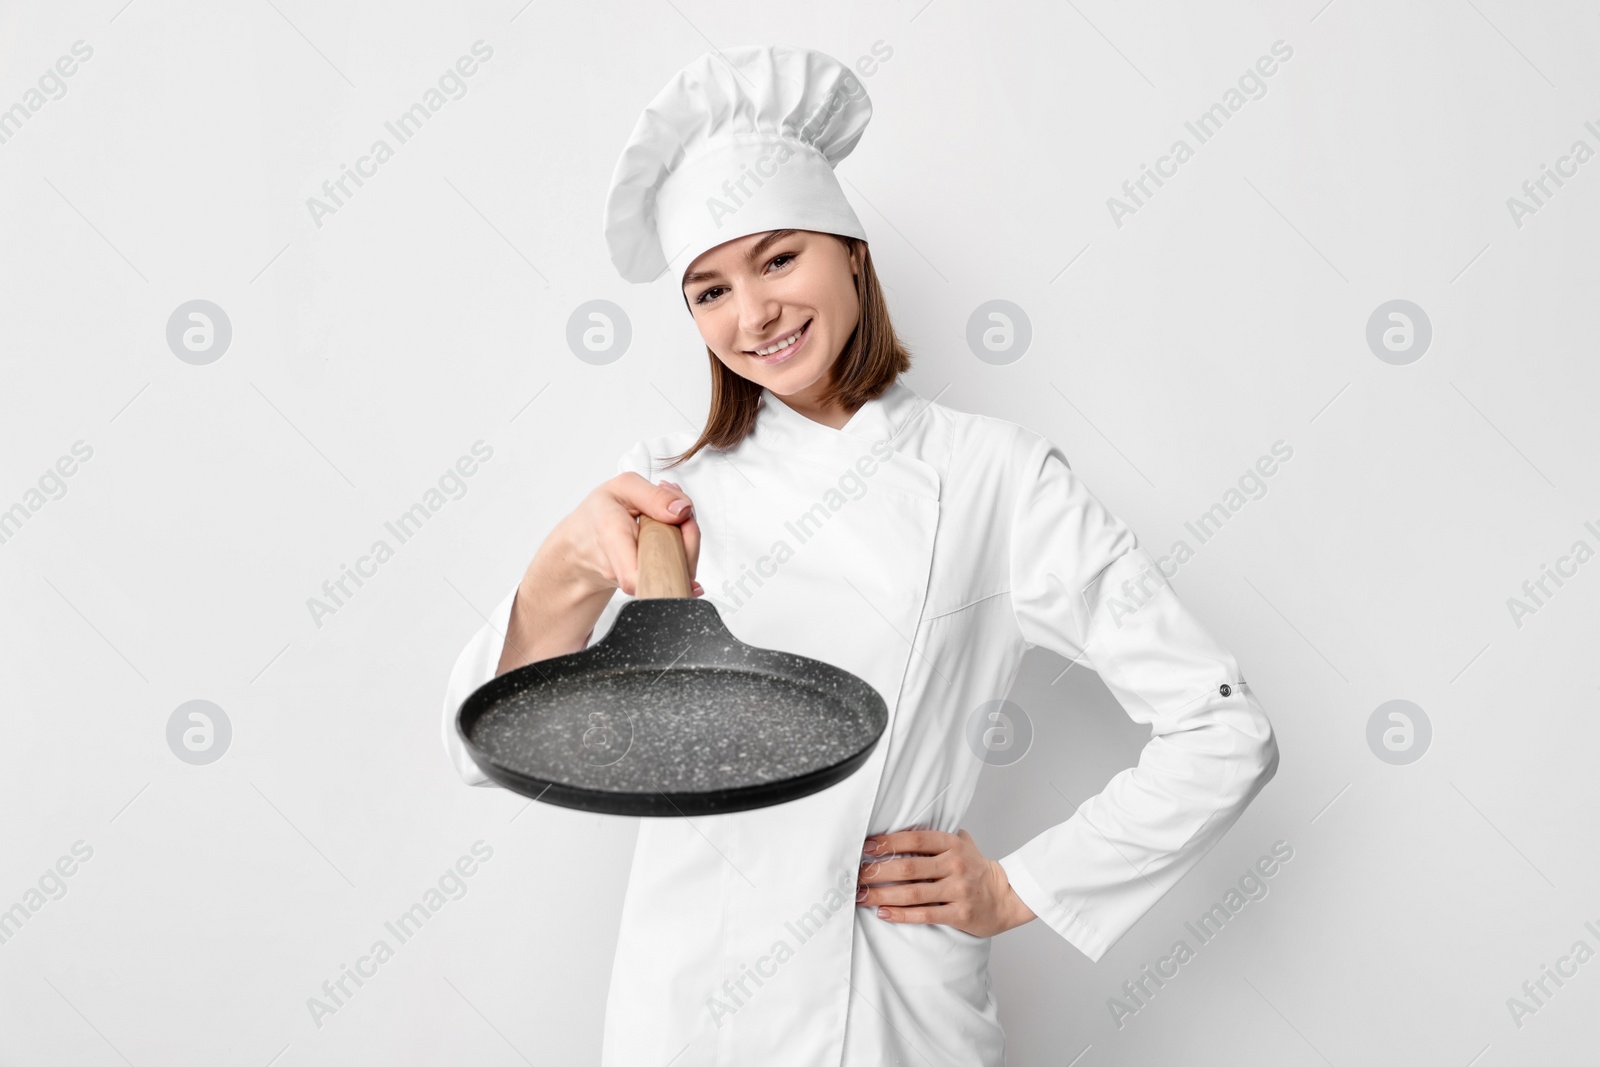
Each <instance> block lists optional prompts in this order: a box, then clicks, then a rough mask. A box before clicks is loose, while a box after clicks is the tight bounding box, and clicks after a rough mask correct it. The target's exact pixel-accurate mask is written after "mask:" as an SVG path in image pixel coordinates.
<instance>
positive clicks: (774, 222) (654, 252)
mask: <svg viewBox="0 0 1600 1067" xmlns="http://www.w3.org/2000/svg"><path fill="white" fill-rule="evenodd" d="M871 118H872V101H871V100H869V99H868V98H867V91H866V88H865V87H864V86H863V85H862V84H861V80H860V79H859V78H857V77H856V76H855V74H854V73H852V72H851V70H850V69H849V68H848V67H846V66H845V65H844V64H842V63H840V62H839V61H838V60H836V59H834V58H833V57H832V56H829V55H825V54H824V53H822V52H817V51H813V50H811V49H808V48H791V47H788V46H785V45H759V46H757V45H746V46H743V47H738V48H728V49H724V50H723V51H722V52H720V53H718V52H707V53H706V54H705V55H703V56H701V57H700V58H699V59H696V60H695V61H694V62H692V63H690V64H689V65H688V66H686V67H684V68H683V69H682V70H680V71H678V73H677V74H675V75H673V76H672V79H671V80H670V81H668V82H667V84H666V86H665V87H664V88H662V90H661V91H660V92H659V93H657V94H656V96H655V99H654V100H652V101H650V103H649V105H648V106H647V107H646V108H645V109H644V113H643V114H641V115H640V116H639V121H638V122H637V123H636V124H635V125H634V128H633V133H632V135H631V136H630V137H629V138H628V143H627V146H626V147H624V148H623V150H622V156H621V158H620V159H618V160H617V167H616V170H615V171H614V172H613V173H612V175H611V189H610V191H609V192H608V193H607V195H606V210H605V233H606V244H607V245H608V246H610V249H611V261H612V262H613V263H615V264H616V265H617V270H618V271H620V272H621V273H622V276H623V277H624V278H626V279H627V280H628V281H630V282H647V281H650V280H651V279H653V278H655V277H657V276H659V275H660V274H661V272H662V271H663V270H665V269H666V267H667V264H668V262H669V257H671V259H673V260H676V259H677V258H678V257H679V256H680V255H684V258H683V262H684V264H685V265H687V264H689V263H692V262H693V261H694V259H695V257H696V256H698V255H700V253H702V252H704V251H705V250H706V249H708V248H714V247H716V246H717V245H720V244H723V243H724V242H726V241H732V240H734V239H735V238H738V237H745V236H748V235H749V234H752V233H762V232H764V231H766V230H779V229H797V230H817V231H819V232H822V233H836V234H840V235H842V236H845V237H860V238H863V239H865V238H866V236H867V234H866V231H865V230H864V229H862V227H861V223H860V221H859V220H858V219H857V218H856V215H855V212H854V211H852V210H851V209H850V204H849V202H848V201H847V200H845V197H844V190H843V189H841V188H840V187H839V179H838V178H836V177H835V176H834V173H833V168H834V165H835V164H837V163H838V162H839V161H840V160H841V159H843V158H844V157H845V156H847V155H849V154H850V151H851V149H853V148H855V146H856V142H857V141H859V140H860V139H861V134H862V132H863V131H865V130H866V128H867V122H868V121H869V120H870V119H871Z"/></svg>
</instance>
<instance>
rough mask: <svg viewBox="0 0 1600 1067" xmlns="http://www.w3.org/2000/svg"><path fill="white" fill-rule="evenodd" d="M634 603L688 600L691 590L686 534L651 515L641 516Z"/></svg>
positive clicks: (675, 526) (673, 525)
mask: <svg viewBox="0 0 1600 1067" xmlns="http://www.w3.org/2000/svg"><path fill="white" fill-rule="evenodd" d="M636 588H637V589H638V592H637V593H635V594H634V599H635V600H651V599H661V598H663V597H686V596H689V595H690V592H691V590H690V588H689V554H688V552H687V551H686V550H685V549H684V547H683V530H682V529H680V528H679V527H678V526H677V525H675V524H674V523H670V522H660V521H658V520H656V519H652V518H651V517H650V516H648V515H640V516H639V582H638V585H637V587H636Z"/></svg>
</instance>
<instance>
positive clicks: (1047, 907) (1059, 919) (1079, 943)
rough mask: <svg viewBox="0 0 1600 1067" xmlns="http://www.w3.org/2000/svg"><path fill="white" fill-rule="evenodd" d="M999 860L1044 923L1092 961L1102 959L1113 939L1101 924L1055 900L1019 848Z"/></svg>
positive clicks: (1018, 893) (1010, 879) (1027, 902)
mask: <svg viewBox="0 0 1600 1067" xmlns="http://www.w3.org/2000/svg"><path fill="white" fill-rule="evenodd" d="M999 863H1000V866H1001V868H1002V869H1003V870H1004V871H1005V872H1006V880H1007V881H1009V882H1010V883H1011V888H1012V890H1013V891H1015V892H1016V894H1017V896H1019V897H1021V898H1022V902H1023V903H1024V904H1026V905H1027V906H1028V907H1029V908H1031V909H1032V910H1033V913H1034V914H1035V915H1037V916H1038V917H1039V920H1040V921H1041V922H1043V923H1044V924H1045V925H1046V926H1048V927H1050V929H1052V930H1054V931H1055V932H1056V933H1058V934H1060V935H1061V936H1062V937H1064V938H1066V940H1067V943H1068V944H1070V945H1071V946H1072V947H1073V948H1075V949H1077V950H1078V951H1079V952H1081V953H1083V954H1084V955H1085V956H1087V957H1089V959H1090V960H1091V961H1093V962H1099V960H1100V957H1101V956H1104V955H1105V954H1106V950H1107V949H1109V948H1110V947H1111V942H1110V941H1109V940H1107V939H1106V936H1105V934H1104V933H1103V932H1102V931H1101V930H1100V929H1099V928H1098V927H1096V926H1095V925H1094V924H1093V923H1091V922H1089V921H1088V920H1087V919H1085V918H1083V917H1082V916H1081V915H1079V914H1077V913H1076V912H1074V911H1072V910H1071V909H1069V908H1068V907H1066V906H1065V905H1064V904H1061V903H1058V902H1057V901H1056V900H1054V899H1053V898H1052V897H1051V896H1050V894H1049V893H1048V892H1046V891H1045V888H1044V886H1042V885H1040V884H1039V881H1038V879H1036V878H1034V876H1033V873H1032V872H1031V871H1029V870H1028V866H1027V864H1026V863H1024V862H1023V860H1022V855H1021V853H1020V851H1019V852H1013V853H1012V854H1011V855H1009V856H1005V857H1002V858H1001V859H1000V860H999Z"/></svg>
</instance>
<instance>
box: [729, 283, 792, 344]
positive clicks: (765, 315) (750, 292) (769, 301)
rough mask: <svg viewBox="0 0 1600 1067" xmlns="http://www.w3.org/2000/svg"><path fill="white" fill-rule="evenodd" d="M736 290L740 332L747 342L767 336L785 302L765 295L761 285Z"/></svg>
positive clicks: (781, 312) (781, 311) (753, 341)
mask: <svg viewBox="0 0 1600 1067" xmlns="http://www.w3.org/2000/svg"><path fill="white" fill-rule="evenodd" d="M741 290H742V291H736V292H735V299H737V300H738V302H739V332H740V334H741V335H742V336H743V337H744V339H745V340H746V341H747V342H750V343H752V344H753V343H755V342H756V341H759V340H760V339H761V338H763V337H765V336H766V335H767V334H768V333H769V332H770V331H771V329H772V324H773V323H775V322H777V321H778V319H779V317H780V316H781V315H782V314H783V304H782V303H781V302H780V301H778V300H775V299H773V298H772V297H770V296H767V295H764V294H763V293H762V292H761V291H760V287H759V286H748V285H747V286H743V287H741Z"/></svg>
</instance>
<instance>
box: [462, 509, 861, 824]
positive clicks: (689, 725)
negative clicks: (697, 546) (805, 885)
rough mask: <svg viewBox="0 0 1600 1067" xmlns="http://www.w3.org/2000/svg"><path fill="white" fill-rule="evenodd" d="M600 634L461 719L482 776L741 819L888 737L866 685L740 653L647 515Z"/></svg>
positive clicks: (568, 794) (655, 811) (765, 655)
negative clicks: (630, 575) (621, 594)
mask: <svg viewBox="0 0 1600 1067" xmlns="http://www.w3.org/2000/svg"><path fill="white" fill-rule="evenodd" d="M636 588H637V590H638V592H637V593H636V595H635V599H633V600H631V601H629V602H628V603H626V604H624V605H623V606H622V610H621V611H619V612H618V613H617V617H616V621H615V622H613V623H612V626H611V629H610V630H609V631H608V632H607V633H606V635H605V636H604V637H603V638H601V639H600V640H599V641H597V642H595V643H594V644H593V645H591V646H589V647H588V648H586V649H583V650H582V651H580V652H573V653H570V654H569V655H565V656H557V657H555V658H553V659H547V660H540V661H538V662H535V663H529V664H527V665H526V666H522V667H518V668H516V669H515V670H510V671H507V672H506V673H505V674H502V675H501V676H500V677H498V678H494V679H491V680H490V681H488V682H486V683H484V684H483V685H482V686H479V687H478V688H477V689H476V690H474V691H473V693H472V694H471V695H470V696H469V697H467V699H466V700H465V701H463V702H462V704H461V708H460V710H459V711H457V713H456V731H457V733H458V734H459V735H460V737H461V740H462V742H463V743H464V744H465V746H466V750H467V752H468V753H469V754H470V755H471V756H472V759H473V762H475V763H476V764H477V765H478V767H479V769H481V770H482V771H483V773H484V774H485V775H486V776H488V778H489V779H490V780H491V781H493V782H496V783H498V784H499V785H502V786H504V787H505V788H507V789H509V790H511V791H512V792H514V793H520V794H522V795H523V796H528V797H533V798H534V799H535V800H542V801H544V802H545V803H547V804H556V805H559V806H561V807H567V808H578V809H580V810H583V811H593V812H601V813H604V814H610V815H651V816H690V815H707V814H713V813H718V812H731V811H746V810H749V809H751V808H762V807H766V806H768V805H771V804H781V803H784V802H785V801H789V800H796V799H798V798H800V797H804V796H809V795H810V794H812V793H815V792H817V791H819V790H821V789H826V788H827V787H828V786H830V785H833V784H834V783H836V782H839V781H842V780H843V779H845V778H847V777H848V776H849V775H850V774H852V773H853V772H854V771H855V770H856V769H857V768H858V767H860V766H861V764H862V763H863V762H864V761H865V760H866V758H867V756H868V755H869V754H870V753H871V752H872V748H873V746H874V745H875V744H877V741H878V738H879V737H880V736H882V734H883V730H884V727H885V726H886V725H887V724H888V719H889V714H888V709H887V707H886V706H885V705H884V702H883V698H882V697H881V696H879V695H878V691H877V690H876V689H874V688H873V687H872V686H871V685H870V684H868V683H867V682H865V681H863V680H862V679H860V678H858V677H856V676H855V675H853V674H851V673H849V672H848V671H845V670H842V669H840V668H838V667H835V666H833V665H831V664H828V663H823V662H820V661H818V660H813V659H806V658H804V657H802V656H797V655H794V654H792V653H788V652H781V651H778V650H776V649H769V648H756V647H754V646H752V645H747V644H745V643H744V642H742V641H740V640H739V639H738V638H736V637H734V636H733V635H732V634H731V633H729V632H728V629H727V627H726V626H724V625H723V623H722V616H721V615H719V614H718V613H717V609H716V608H715V607H714V606H713V605H712V604H710V603H709V602H707V601H705V600H703V599H694V598H693V597H691V595H690V589H689V568H688V556H687V554H686V553H685V550H684V545H683V531H682V530H681V529H679V528H678V527H677V526H676V525H673V524H671V523H664V522H658V521H656V520H655V519H652V518H650V517H649V516H648V515H641V516H640V517H639V579H638V583H637V586H636Z"/></svg>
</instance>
